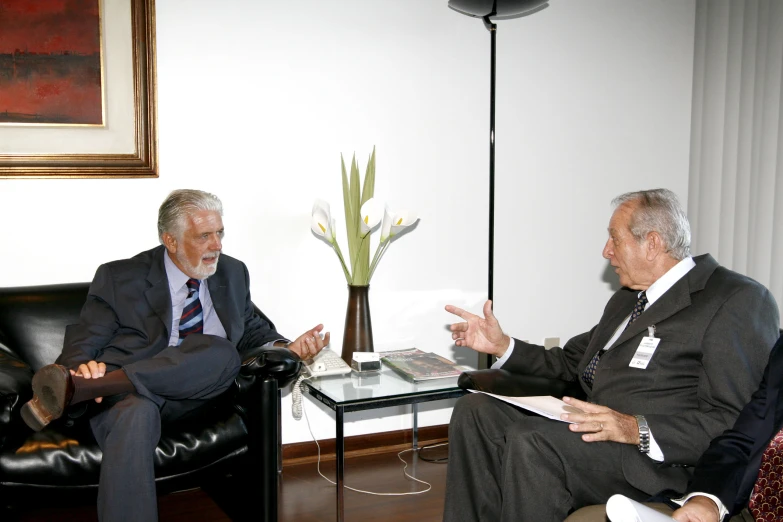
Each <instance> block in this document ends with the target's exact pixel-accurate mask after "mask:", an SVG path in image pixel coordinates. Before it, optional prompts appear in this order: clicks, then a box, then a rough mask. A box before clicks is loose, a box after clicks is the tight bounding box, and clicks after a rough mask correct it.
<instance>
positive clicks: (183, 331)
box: [177, 279, 204, 346]
mask: <svg viewBox="0 0 783 522" xmlns="http://www.w3.org/2000/svg"><path fill="white" fill-rule="evenodd" d="M185 284H186V285H187V287H188V297H187V299H185V307H184V308H183V309H182V317H181V318H180V320H179V340H178V341H177V346H179V345H180V344H182V341H184V340H185V337H187V336H188V335H190V334H193V333H201V332H202V331H203V330H204V313H203V311H202V310H201V299H199V295H198V294H199V292H198V287H199V282H198V279H188V282H187V283H185Z"/></svg>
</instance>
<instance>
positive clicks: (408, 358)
mask: <svg viewBox="0 0 783 522" xmlns="http://www.w3.org/2000/svg"><path fill="white" fill-rule="evenodd" d="M380 356H381V361H383V363H384V364H385V365H386V366H388V367H389V368H391V369H392V370H394V371H395V372H397V373H399V374H400V375H402V376H403V377H405V378H406V379H407V380H409V381H413V382H420V381H429V380H432V379H443V378H446V377H456V376H458V375H459V374H461V373H462V371H463V368H462V367H461V366H457V365H456V363H454V361H450V360H448V359H446V358H445V357H442V356H440V355H438V354H436V353H432V352H423V351H421V350H419V349H418V348H408V349H405V350H394V351H390V352H381V353H380Z"/></svg>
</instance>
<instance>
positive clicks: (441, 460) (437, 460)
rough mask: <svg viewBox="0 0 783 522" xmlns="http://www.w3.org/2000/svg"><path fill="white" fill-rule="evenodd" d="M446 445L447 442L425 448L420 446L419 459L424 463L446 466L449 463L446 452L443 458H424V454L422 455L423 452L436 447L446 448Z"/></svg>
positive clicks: (428, 445)
mask: <svg viewBox="0 0 783 522" xmlns="http://www.w3.org/2000/svg"><path fill="white" fill-rule="evenodd" d="M448 445H449V443H448V442H438V443H435V444H427V445H426V446H420V447H419V459H421V460H423V461H424V462H434V463H436V464H448V462H449V454H448V452H447V453H446V456H445V457H440V458H434V459H433V458H428V457H425V456H424V454H423V452H424V450H427V449H431V448H438V447H441V446H448Z"/></svg>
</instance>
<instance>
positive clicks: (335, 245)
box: [332, 241, 351, 285]
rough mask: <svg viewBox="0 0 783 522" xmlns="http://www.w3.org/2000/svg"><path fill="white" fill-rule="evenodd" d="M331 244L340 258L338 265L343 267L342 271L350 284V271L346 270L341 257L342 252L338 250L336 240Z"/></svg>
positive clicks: (338, 246)
mask: <svg viewBox="0 0 783 522" xmlns="http://www.w3.org/2000/svg"><path fill="white" fill-rule="evenodd" d="M332 246H333V247H334V251H335V252H337V257H338V258H339V259H340V265H342V267H343V272H344V273H345V280H346V281H347V282H348V284H349V285H350V284H351V273H350V272H348V268H347V267H346V266H345V259H343V253H342V252H341V251H340V245H338V244H337V241H335V242H334V243H332Z"/></svg>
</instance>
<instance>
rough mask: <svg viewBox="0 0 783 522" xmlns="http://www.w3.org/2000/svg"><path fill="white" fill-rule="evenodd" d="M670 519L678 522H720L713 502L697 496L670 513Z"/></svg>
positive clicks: (716, 507) (718, 512) (718, 513)
mask: <svg viewBox="0 0 783 522" xmlns="http://www.w3.org/2000/svg"><path fill="white" fill-rule="evenodd" d="M672 518H673V519H674V520H678V521H679V522H720V511H719V510H718V506H716V505H715V502H713V501H712V500H710V499H709V498H707V497H702V496H700V495H697V496H695V497H692V498H690V499H689V500H688V501H687V502H686V503H685V505H684V506H682V507H681V508H680V509H678V510H677V511H675V512H674V513H672Z"/></svg>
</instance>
